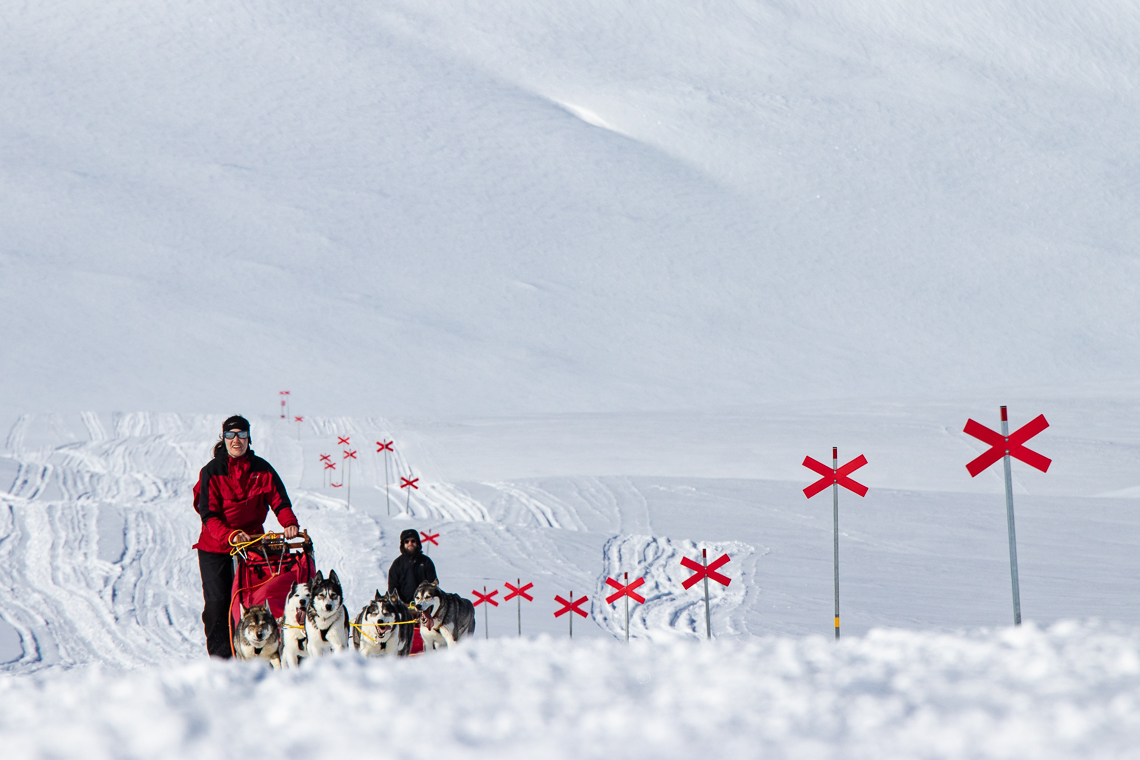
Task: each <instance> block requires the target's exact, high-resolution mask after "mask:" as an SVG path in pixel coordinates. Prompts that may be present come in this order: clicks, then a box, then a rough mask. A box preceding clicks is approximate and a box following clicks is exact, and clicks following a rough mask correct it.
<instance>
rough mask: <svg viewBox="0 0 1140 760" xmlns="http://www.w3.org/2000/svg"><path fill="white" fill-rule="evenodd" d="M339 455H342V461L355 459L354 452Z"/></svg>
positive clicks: (344, 452)
mask: <svg viewBox="0 0 1140 760" xmlns="http://www.w3.org/2000/svg"><path fill="white" fill-rule="evenodd" d="M341 453H342V454H344V457H343V459H356V452H355V451H342V452H341Z"/></svg>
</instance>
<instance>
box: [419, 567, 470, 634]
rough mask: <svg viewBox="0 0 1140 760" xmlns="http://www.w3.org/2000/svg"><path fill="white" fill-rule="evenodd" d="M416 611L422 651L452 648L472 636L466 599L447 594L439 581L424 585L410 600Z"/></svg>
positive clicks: (468, 606) (420, 586)
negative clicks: (418, 619) (417, 611)
mask: <svg viewBox="0 0 1140 760" xmlns="http://www.w3.org/2000/svg"><path fill="white" fill-rule="evenodd" d="M413 600H414V601H415V603H416V608H417V609H418V610H419V611H420V636H421V637H423V640H424V650H425V651H426V650H427V649H428V648H429V647H430V648H431V649H442V648H443V645H444V644H446V645H447V648H448V649H450V648H451V647H453V646H455V642H457V641H459V640H460V639H462V638H463V637H465V636H470V635H471V634H473V633H475V606H474V605H473V604H471V600H470V599H464V598H463V597H461V596H460V595H459V594H449V593H447V592H446V591H443V590H441V589H440V588H439V581H424V582H423V583H421V584H420V585H419V588H417V589H416V595H415V596H414V597H413Z"/></svg>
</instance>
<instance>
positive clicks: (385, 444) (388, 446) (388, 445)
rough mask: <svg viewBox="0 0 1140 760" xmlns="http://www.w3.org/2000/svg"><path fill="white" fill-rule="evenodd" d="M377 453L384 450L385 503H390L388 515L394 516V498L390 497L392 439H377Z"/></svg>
mask: <svg viewBox="0 0 1140 760" xmlns="http://www.w3.org/2000/svg"><path fill="white" fill-rule="evenodd" d="M376 445H377V446H379V447H380V448H378V449H376V453H377V454H379V453H380V452H381V451H383V452H384V503H385V504H386V505H388V516H389V517H391V516H392V500H391V499H389V498H388V452H390V451H392V442H391V441H377V442H376Z"/></svg>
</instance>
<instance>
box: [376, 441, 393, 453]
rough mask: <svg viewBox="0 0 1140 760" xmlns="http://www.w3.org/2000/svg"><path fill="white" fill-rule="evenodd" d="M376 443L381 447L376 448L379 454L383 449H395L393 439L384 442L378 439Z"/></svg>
mask: <svg viewBox="0 0 1140 760" xmlns="http://www.w3.org/2000/svg"><path fill="white" fill-rule="evenodd" d="M376 445H377V446H379V447H380V448H378V449H376V453H377V454H379V453H380V452H381V451H393V449H392V442H391V441H385V442H384V443H381V442H380V441H377V442H376Z"/></svg>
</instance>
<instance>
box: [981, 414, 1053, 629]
mask: <svg viewBox="0 0 1140 760" xmlns="http://www.w3.org/2000/svg"><path fill="white" fill-rule="evenodd" d="M1047 427H1049V423H1048V422H1047V421H1046V419H1045V415H1043V414H1039V415H1037V416H1036V417H1035V418H1033V419H1032V420H1030V421H1029V422H1027V423H1025V424H1024V425H1023V426H1021V427H1020V428H1019V429H1018V430H1017V431H1015V432H1014V433H1013V435H1010V433H1009V413H1008V411H1007V410H1006V408H1005V407H1004V406H1003V407H1002V408H1001V434H1000V435H999V434H997V433H995V432H994V431H992V430H990V429H989V428H988V427H986V426H985V425H983V424H981V423H979V422H974V421H973V420H972V419H967V420H966V427H965V428H964V429H963V431H962V432H963V433H965V434H966V435H970V436H973V437H974V438H977V439H978V440H980V441H982V442H983V443H988V444H989V445H990V448H989V450H988V451H986V452H985V453H983V454H982V455H981V456H979V457H977V458H976V459H974V460H973V461H972V462H970V463H969V464H967V465H966V471H967V472H969V473H970V477H971V478H976V477H977V476H978V474H979V473H981V472H982V471H983V470H985V469H987V468H988V467H989V466H990V465H992V464H993V463H994V462H996V461H997V460H998V459H1001V460H1002V461H1003V464H1004V467H1005V525H1006V532H1007V533H1008V534H1009V577H1010V584H1011V585H1012V587H1013V624H1014V625H1021V586H1020V581H1019V580H1018V577H1017V531H1016V530H1015V529H1014V524H1013V472H1012V470H1011V466H1010V461H1009V458H1010V457H1013V458H1014V459H1020V460H1021V461H1022V462H1025V463H1026V464H1027V465H1029V466H1030V467H1034V468H1036V469H1038V470H1041V472H1048V471H1049V465H1050V464H1052V460H1051V459H1049V458H1048V457H1043V456H1041V455H1040V454H1038V453H1037V452H1036V451H1033V450H1032V449H1028V448H1026V447H1025V442H1026V441H1028V440H1029V439H1030V438H1032V437H1033V436H1035V435H1037V434H1038V433H1040V432H1041V431H1042V430H1045V428H1047Z"/></svg>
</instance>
